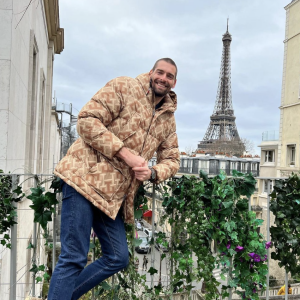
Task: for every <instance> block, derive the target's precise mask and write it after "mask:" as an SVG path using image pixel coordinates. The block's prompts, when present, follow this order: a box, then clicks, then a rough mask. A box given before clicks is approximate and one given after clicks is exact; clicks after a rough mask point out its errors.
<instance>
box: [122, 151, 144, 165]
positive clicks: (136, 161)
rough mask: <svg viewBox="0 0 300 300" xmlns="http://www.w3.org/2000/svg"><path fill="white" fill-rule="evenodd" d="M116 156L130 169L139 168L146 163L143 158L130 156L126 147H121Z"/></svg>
mask: <svg viewBox="0 0 300 300" xmlns="http://www.w3.org/2000/svg"><path fill="white" fill-rule="evenodd" d="M117 156H118V157H120V158H121V159H123V160H124V161H125V163H126V164H127V165H128V166H129V167H131V168H134V167H141V166H143V164H144V163H145V162H146V161H145V159H144V158H142V157H141V156H138V155H134V154H132V153H131V152H130V151H129V150H128V149H127V148H126V147H123V148H122V149H121V150H120V151H119V152H118V153H117Z"/></svg>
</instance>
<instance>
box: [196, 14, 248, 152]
mask: <svg viewBox="0 0 300 300" xmlns="http://www.w3.org/2000/svg"><path fill="white" fill-rule="evenodd" d="M228 21H229V18H227V31H226V32H225V34H223V38H222V42H223V52H222V60H221V69H220V77H219V85H218V91H217V98H216V102H215V107H214V111H213V114H212V115H211V117H210V124H209V126H208V128H207V131H206V133H205V135H204V138H203V140H202V141H201V142H200V143H199V144H198V150H202V151H203V150H204V151H206V152H207V153H214V152H223V153H224V154H229V153H231V154H233V155H240V154H243V151H244V148H245V147H244V144H243V143H242V142H241V139H240V136H239V134H238V130H237V127H236V124H235V116H234V110H233V106H232V96H231V63H230V44H231V41H232V37H231V34H230V33H229V31H228Z"/></svg>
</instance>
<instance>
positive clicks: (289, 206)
mask: <svg viewBox="0 0 300 300" xmlns="http://www.w3.org/2000/svg"><path fill="white" fill-rule="evenodd" d="M270 197H271V202H270V211H271V212H272V213H273V214H274V216H275V226H271V228H270V233H271V238H272V243H273V246H274V251H272V253H271V257H272V259H274V260H277V261H279V263H278V265H279V266H280V267H284V268H285V270H286V272H290V273H291V275H292V276H295V277H296V276H298V275H299V273H300V264H299V255H300V247H299V246H300V177H299V175H298V174H294V173H293V174H292V175H291V176H290V177H289V178H287V179H279V180H276V181H275V186H274V189H273V191H272V193H271V194H270Z"/></svg>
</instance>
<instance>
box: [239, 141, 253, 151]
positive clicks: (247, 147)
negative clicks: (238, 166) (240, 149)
mask: <svg viewBox="0 0 300 300" xmlns="http://www.w3.org/2000/svg"><path fill="white" fill-rule="evenodd" d="M241 141H242V143H243V144H244V145H245V151H246V152H247V153H249V154H252V153H253V152H254V143H253V141H251V140H248V139H245V138H241Z"/></svg>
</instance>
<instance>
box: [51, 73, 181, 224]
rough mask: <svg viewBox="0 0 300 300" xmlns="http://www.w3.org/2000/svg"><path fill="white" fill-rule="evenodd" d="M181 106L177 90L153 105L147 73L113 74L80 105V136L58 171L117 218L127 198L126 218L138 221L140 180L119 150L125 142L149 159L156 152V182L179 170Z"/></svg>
mask: <svg viewBox="0 0 300 300" xmlns="http://www.w3.org/2000/svg"><path fill="white" fill-rule="evenodd" d="M176 107H177V98H176V94H175V93H174V92H172V91H171V92H170V93H169V94H167V95H166V96H165V97H164V102H163V105H162V106H161V107H160V108H158V109H156V110H155V109H154V106H153V101H152V90H151V89H149V75H148V74H142V75H140V76H138V77H137V78H136V79H133V78H130V77H118V78H115V79H113V80H111V81H110V82H108V83H107V84H106V85H105V86H104V87H103V88H102V89H100V90H99V91H98V92H97V93H96V94H95V95H94V96H93V98H92V99H91V100H90V101H89V102H88V103H87V104H86V105H85V106H84V107H83V108H82V110H81V111H80V113H79V115H78V122H77V131H78V134H79V136H80V138H79V139H77V140H76V141H75V142H74V143H73V144H72V146H71V147H70V148H69V150H68V153H67V155H66V156H65V157H64V158H63V159H62V160H61V161H60V162H59V163H58V165H57V166H56V168H55V171H54V173H55V174H56V175H57V176H59V177H60V178H61V179H63V180H64V181H65V182H66V183H67V184H69V185H70V186H72V187H73V188H75V189H76V190H77V191H78V192H79V193H80V194H82V195H83V196H84V197H85V198H87V199H88V200H89V201H91V202H92V203H93V204H94V205H95V206H96V207H98V208H99V209H100V210H102V211H103V212H104V213H105V214H107V215H108V216H109V217H111V218H112V219H115V218H116V215H117V213H118V211H119V209H120V207H121V205H122V203H123V201H124V200H125V201H124V219H125V222H127V223H133V221H134V212H133V207H134V206H133V201H134V195H135V193H136V191H137V188H138V186H139V184H140V182H139V181H138V180H136V179H134V176H133V175H134V173H133V171H132V170H131V169H130V167H129V166H128V165H126V163H125V162H124V161H123V160H121V159H120V158H118V157H117V156H116V154H117V152H118V151H119V150H120V149H121V148H122V147H123V146H125V147H127V148H128V149H129V150H130V151H131V152H132V153H134V154H137V155H141V156H142V157H143V158H145V160H149V159H150V158H151V157H152V156H153V154H154V152H157V165H156V166H154V169H155V170H156V173H157V183H159V182H161V181H164V180H165V179H167V178H169V177H171V176H173V175H175V174H176V172H177V170H178V168H179V161H180V158H179V151H178V141H177V135H176V124H175V118H174V111H175V110H176Z"/></svg>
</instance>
